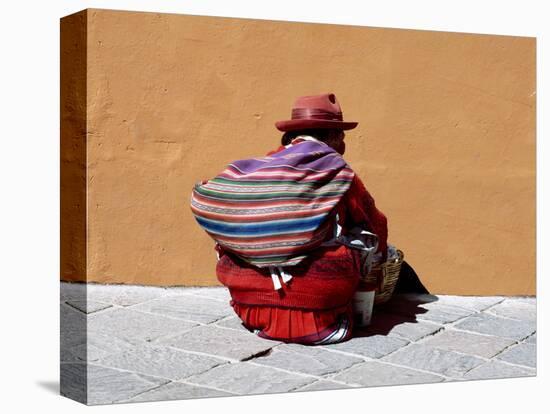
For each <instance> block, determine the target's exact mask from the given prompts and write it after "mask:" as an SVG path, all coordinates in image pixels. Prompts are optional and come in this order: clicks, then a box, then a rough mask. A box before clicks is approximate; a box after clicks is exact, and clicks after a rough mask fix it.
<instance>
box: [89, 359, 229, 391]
mask: <svg viewBox="0 0 550 414" xmlns="http://www.w3.org/2000/svg"><path fill="white" fill-rule="evenodd" d="M226 364H227V362H225V363H221V364H218V365H215V366H213V367H211V368H208V369H205V370H204V371H201V372H196V373H194V374H190V375H187V376H185V377H182V378H180V379H181V380H183V379H185V378H190V377H192V376H194V375H201V374H204V373H206V372H208V371H210V370H211V369H213V368H216V367H219V366H221V365H226ZM89 365H95V366H97V367H102V368H109V369H113V370H115V371H120V372H129V373H132V374H136V375H141V376H147V377H153V378H159V379H162V380H166V381H168V382H173V381H179V379H178V380H173V379H170V378H166V377H162V376H160V375H155V374H150V373H146V374H145V373H143V372H139V371H134V370H131V369H124V368H119V367H114V366H111V365H105V364H102V363H101V362H97V361H94V362H92V363H88V364H86V366H89ZM161 385H166V383H163V384H161Z"/></svg>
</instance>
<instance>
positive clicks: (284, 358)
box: [253, 344, 363, 376]
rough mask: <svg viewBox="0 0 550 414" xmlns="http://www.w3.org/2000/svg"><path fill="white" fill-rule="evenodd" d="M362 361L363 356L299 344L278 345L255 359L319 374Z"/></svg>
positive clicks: (276, 366)
mask: <svg viewBox="0 0 550 414" xmlns="http://www.w3.org/2000/svg"><path fill="white" fill-rule="evenodd" d="M362 361H363V359H362V358H357V357H353V356H348V355H344V354H340V353H336V352H330V351H327V350H324V349H322V348H318V347H312V346H305V345H297V344H283V345H280V346H277V347H276V348H274V349H273V350H272V351H271V352H270V353H269V354H267V355H265V356H261V357H258V358H254V360H253V362H254V363H256V364H261V365H267V366H271V367H274V368H280V369H284V370H287V371H292V372H300V373H302V374H310V375H317V376H322V375H326V374H330V373H332V372H336V371H339V370H342V369H346V368H349V367H351V366H352V365H354V364H357V363H359V362H362Z"/></svg>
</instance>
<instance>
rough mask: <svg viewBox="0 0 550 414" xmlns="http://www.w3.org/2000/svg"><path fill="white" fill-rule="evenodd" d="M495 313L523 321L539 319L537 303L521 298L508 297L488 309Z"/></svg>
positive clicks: (489, 311)
mask: <svg viewBox="0 0 550 414" xmlns="http://www.w3.org/2000/svg"><path fill="white" fill-rule="evenodd" d="M487 312H488V313H491V314H493V315H497V316H502V317H505V318H511V319H518V320H521V321H536V320H537V305H536V303H529V302H525V301H521V300H515V299H507V300H505V301H504V302H502V303H499V304H498V305H496V306H493V307H492V308H491V309H489V310H488V311H487Z"/></svg>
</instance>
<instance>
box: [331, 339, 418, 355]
mask: <svg viewBox="0 0 550 414" xmlns="http://www.w3.org/2000/svg"><path fill="white" fill-rule="evenodd" d="M408 343H409V342H408V341H407V340H405V339H402V338H397V337H394V336H385V335H372V336H365V337H355V338H351V339H350V340H348V341H346V342H341V343H337V344H330V345H322V346H320V347H322V348H326V349H329V350H331V349H332V350H337V351H341V352H346V353H348V354H354V355H361V356H364V357H368V358H381V357H383V356H384V355H387V354H389V353H391V352H394V351H396V350H397V349H399V348H401V347H403V346H405V345H407V344H408Z"/></svg>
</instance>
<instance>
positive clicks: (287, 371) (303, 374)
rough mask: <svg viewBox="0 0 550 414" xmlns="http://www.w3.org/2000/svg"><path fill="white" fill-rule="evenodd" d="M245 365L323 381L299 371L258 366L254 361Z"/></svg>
mask: <svg viewBox="0 0 550 414" xmlns="http://www.w3.org/2000/svg"><path fill="white" fill-rule="evenodd" d="M245 362H246V363H247V364H251V365H254V366H256V367H261V368H271V369H274V370H275V371H281V372H284V373H286V374H295V375H299V376H301V377H306V378H314V379H316V380H320V379H324V378H323V377H320V376H319V375H314V374H306V373H304V372H299V371H290V370H288V369H284V368H279V367H274V366H271V365H264V364H259V363H257V362H254V360H249V361H245Z"/></svg>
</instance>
